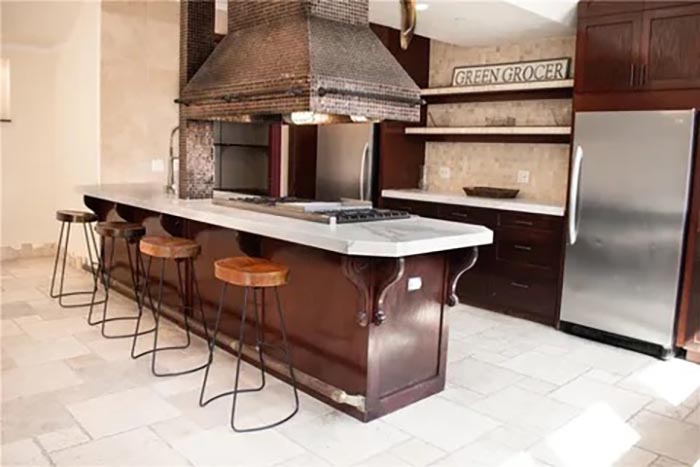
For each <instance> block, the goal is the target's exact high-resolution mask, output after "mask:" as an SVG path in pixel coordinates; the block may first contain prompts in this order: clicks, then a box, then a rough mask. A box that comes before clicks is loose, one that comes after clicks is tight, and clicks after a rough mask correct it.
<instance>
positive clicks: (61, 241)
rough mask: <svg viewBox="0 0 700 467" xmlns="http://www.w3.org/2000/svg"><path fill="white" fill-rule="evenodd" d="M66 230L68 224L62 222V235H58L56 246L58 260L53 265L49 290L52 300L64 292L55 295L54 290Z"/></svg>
mask: <svg viewBox="0 0 700 467" xmlns="http://www.w3.org/2000/svg"><path fill="white" fill-rule="evenodd" d="M65 228H66V223H65V222H61V233H59V234H58V244H57V245H56V260H55V261H54V263H53V275H52V276H51V290H49V295H50V296H51V298H57V297H59V296H60V295H61V292H63V290H62V289H61V290H60V291H59V293H58V294H54V292H53V288H54V283H55V282H56V272H57V270H58V258H59V256H60V255H61V247H62V246H63V231H64V230H65Z"/></svg>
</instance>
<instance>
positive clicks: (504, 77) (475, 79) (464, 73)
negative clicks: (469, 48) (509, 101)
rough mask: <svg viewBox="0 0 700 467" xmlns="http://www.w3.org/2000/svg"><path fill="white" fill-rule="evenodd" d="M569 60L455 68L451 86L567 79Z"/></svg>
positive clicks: (556, 59)
mask: <svg viewBox="0 0 700 467" xmlns="http://www.w3.org/2000/svg"><path fill="white" fill-rule="evenodd" d="M570 68H571V58H555V59H549V60H532V61H527V62H518V63H496V64H492V65H474V66H460V67H455V69H454V71H453V72H452V86H460V87H465V86H484V85H488V84H514V83H536V82H540V81H558V80H562V79H568V78H569V72H570Z"/></svg>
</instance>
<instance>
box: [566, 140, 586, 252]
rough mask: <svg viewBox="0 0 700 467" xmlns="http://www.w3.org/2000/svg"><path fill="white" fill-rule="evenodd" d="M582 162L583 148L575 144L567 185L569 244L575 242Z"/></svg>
mask: <svg viewBox="0 0 700 467" xmlns="http://www.w3.org/2000/svg"><path fill="white" fill-rule="evenodd" d="M582 163H583V148H582V147H581V146H576V152H575V154H574V164H573V166H572V167H571V186H570V187H569V225H568V233H569V245H573V244H574V243H576V238H577V237H578V226H579V221H580V214H579V208H580V205H581V203H580V198H579V194H580V193H579V192H580V191H581V164H582Z"/></svg>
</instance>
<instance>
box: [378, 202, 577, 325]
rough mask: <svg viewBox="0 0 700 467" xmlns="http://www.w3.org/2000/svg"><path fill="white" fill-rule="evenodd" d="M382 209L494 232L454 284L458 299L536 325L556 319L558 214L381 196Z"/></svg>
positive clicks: (559, 242)
mask: <svg viewBox="0 0 700 467" xmlns="http://www.w3.org/2000/svg"><path fill="white" fill-rule="evenodd" d="M381 205H382V206H383V207H386V208H392V209H402V210H404V211H409V212H411V213H414V214H418V215H421V216H423V217H436V218H439V219H444V220H449V221H453V222H464V223H468V224H478V225H483V226H485V227H488V228H489V229H491V230H493V235H494V241H493V244H491V245H487V246H482V247H479V259H478V261H477V262H476V265H475V266H474V267H473V268H472V269H470V270H469V271H467V272H465V273H464V274H463V275H462V277H461V278H460V281H459V283H458V284H457V295H458V296H459V299H460V301H461V302H462V303H466V304H469V305H473V306H477V307H479V308H485V309H487V310H492V311H496V312H499V313H507V314H510V315H514V316H519V317H521V318H525V319H529V320H532V321H537V322H540V323H544V324H548V325H551V326H557V325H558V323H559V290H560V287H559V282H560V277H561V274H560V271H561V264H562V255H563V243H562V242H563V237H564V221H563V217H557V216H546V215H540V214H530V213H523V212H514V211H501V210H497V209H484V208H474V207H469V206H460V205H451V204H439V203H426V202H418V201H412V200H401V199H394V198H382V200H381Z"/></svg>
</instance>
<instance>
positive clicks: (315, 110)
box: [178, 0, 421, 124]
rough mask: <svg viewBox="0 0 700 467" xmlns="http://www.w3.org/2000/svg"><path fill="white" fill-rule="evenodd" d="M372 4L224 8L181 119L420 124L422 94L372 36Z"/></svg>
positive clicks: (281, 2) (298, 0)
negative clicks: (224, 26)
mask: <svg viewBox="0 0 700 467" xmlns="http://www.w3.org/2000/svg"><path fill="white" fill-rule="evenodd" d="M368 10H369V0H229V4H228V30H229V32H228V34H227V35H226V37H225V38H224V39H223V40H222V41H221V42H220V43H219V44H218V45H217V47H216V48H215V49H214V51H213V52H212V53H211V55H210V56H209V57H208V58H207V60H206V61H205V62H204V64H203V65H202V67H201V68H200V69H199V70H198V71H197V72H196V73H195V74H194V76H193V77H192V79H191V80H190V81H189V82H188V83H187V85H186V86H185V87H184V89H183V90H182V93H181V96H180V98H179V99H178V103H180V104H183V106H184V107H183V113H184V116H185V117H186V118H190V119H206V120H231V121H279V120H283V121H286V122H288V123H297V124H303V123H309V124H320V123H333V122H343V121H377V120H399V121H407V122H416V121H418V120H419V119H420V105H421V99H420V89H419V88H418V86H417V85H416V84H415V83H414V82H413V80H412V79H411V78H410V77H409V76H408V74H407V73H406V72H405V71H404V69H403V68H402V67H401V65H400V64H399V63H398V62H397V61H396V60H395V59H394V57H393V56H392V55H391V53H390V52H389V51H388V50H387V49H386V48H385V47H384V45H383V44H382V43H381V42H380V40H379V39H378V38H377V37H376V35H375V34H374V33H373V32H372V31H371V29H370V28H369V19H368Z"/></svg>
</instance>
